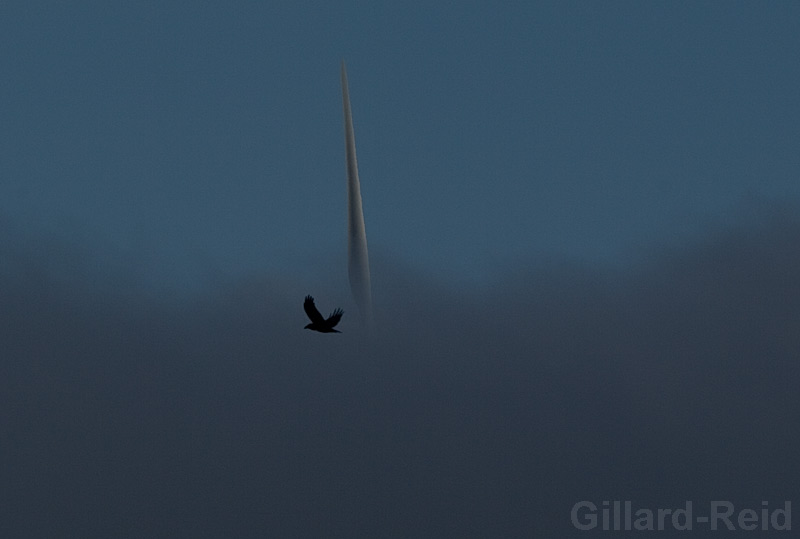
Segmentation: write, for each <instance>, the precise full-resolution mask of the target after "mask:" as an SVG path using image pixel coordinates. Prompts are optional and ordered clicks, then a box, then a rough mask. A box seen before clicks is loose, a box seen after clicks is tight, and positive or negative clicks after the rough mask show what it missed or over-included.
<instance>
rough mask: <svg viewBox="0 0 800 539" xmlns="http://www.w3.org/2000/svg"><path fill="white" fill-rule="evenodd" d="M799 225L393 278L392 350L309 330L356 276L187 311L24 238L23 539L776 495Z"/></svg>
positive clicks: (793, 400)
mask: <svg viewBox="0 0 800 539" xmlns="http://www.w3.org/2000/svg"><path fill="white" fill-rule="evenodd" d="M790 215H791V212H785V213H782V212H775V214H774V215H772V216H768V217H765V216H761V217H760V218H754V219H748V220H747V222H746V223H743V224H740V225H737V226H732V227H730V228H728V229H725V230H722V231H716V232H713V233H709V234H708V236H707V237H706V238H705V239H704V240H702V241H698V242H696V243H694V244H692V245H687V246H683V247H681V248H678V247H670V248H664V249H661V250H660V251H659V250H653V251H651V253H650V256H649V257H648V259H647V260H645V261H640V263H638V264H637V265H636V267H635V268H628V269H626V270H621V271H618V272H616V273H609V272H604V271H600V270H595V269H593V268H591V267H585V266H579V265H574V264H569V263H561V262H555V261H554V262H552V263H549V264H543V265H540V266H538V267H532V268H528V269H522V270H519V271H517V272H516V273H514V274H513V275H508V276H507V277H506V278H505V279H502V280H500V281H498V282H496V283H495V284H494V285H493V286H486V287H483V288H481V289H480V290H477V291H473V292H465V291H463V290H457V289H455V288H452V287H448V286H444V285H440V284H438V283H436V282H434V281H431V280H429V279H425V278H422V277H420V276H415V275H413V273H410V272H407V271H404V270H401V269H398V267H397V265H395V264H388V263H383V264H381V263H380V262H379V263H377V264H375V267H374V268H373V271H374V274H375V278H374V283H373V284H374V288H375V292H374V301H375V328H374V329H373V331H372V333H371V334H369V335H365V334H362V333H361V332H360V331H359V330H358V329H357V327H356V324H355V317H353V318H352V319H350V320H348V314H351V315H353V314H354V313H353V312H351V313H348V314H346V315H345V318H344V320H343V322H342V330H343V331H345V333H343V334H342V335H321V334H315V333H312V332H309V331H304V330H303V326H304V325H305V324H306V321H305V319H304V314H303V312H302V299H303V297H304V295H305V294H306V293H314V294H316V295H317V299H318V305H319V306H320V309H321V310H322V311H323V312H324V313H327V312H328V311H330V310H332V309H333V308H334V307H336V306H337V305H336V304H335V303H336V301H337V298H342V297H345V294H344V293H343V291H342V290H339V289H337V287H338V283H334V284H335V285H336V286H334V285H331V286H330V287H329V288H327V289H323V290H320V291H316V290H308V289H307V287H306V286H305V285H304V284H303V283H298V282H296V281H295V280H293V279H291V278H288V277H286V278H283V277H282V278H276V277H273V278H252V279H241V280H238V281H236V282H230V283H227V284H224V285H219V286H217V287H215V288H214V289H213V290H208V291H206V292H205V293H202V294H196V295H192V296H187V295H183V296H179V295H174V296H172V295H169V294H166V295H165V294H163V293H156V292H154V291H152V290H150V289H149V288H148V287H147V286H145V285H142V284H141V283H140V282H139V281H137V279H136V277H135V276H134V275H129V274H126V272H125V271H124V270H122V269H120V268H117V269H109V267H108V264H105V263H103V262H102V261H99V258H100V257H97V256H95V255H93V254H89V253H86V252H75V250H74V249H72V248H70V247H68V246H64V245H63V244H60V243H59V242H56V241H44V240H42V241H41V242H38V243H34V242H31V241H30V240H31V239H30V238H25V239H24V240H23V239H21V238H20V237H18V235H17V234H16V233H14V232H5V233H4V236H3V238H2V243H0V250H1V251H2V258H3V260H2V263H0V270H1V271H0V302H1V304H0V342H2V350H3V352H2V359H1V360H0V361H1V363H0V431H2V433H3V442H2V444H0V455H2V459H1V460H2V464H3V467H2V484H3V488H2V489H0V492H2V500H0V502H2V503H0V507H1V508H2V509H0V535H2V536H4V537H66V536H70V537H72V536H74V537H98V538H100V537H103V538H105V537H172V538H174V537H192V538H197V537H267V536H270V537H532V536H537V537H538V536H541V537H584V536H587V535H589V536H591V535H592V533H590V532H589V533H587V532H579V531H577V530H576V529H575V528H574V527H573V526H572V525H571V524H570V509H571V508H572V506H573V504H575V503H576V502H578V501H580V500H591V501H594V502H595V503H597V504H598V505H599V504H600V503H601V502H602V501H604V500H634V501H638V502H639V503H641V504H642V505H643V506H651V507H678V506H682V505H683V504H684V502H685V501H686V500H694V501H695V503H696V504H703V503H707V502H708V501H710V500H719V499H723V500H731V501H732V502H734V503H738V504H743V505H747V506H750V507H754V508H756V509H758V508H760V507H761V502H762V500H767V501H769V502H770V503H771V504H772V505H773V506H778V505H779V504H782V503H783V501H784V500H787V499H789V500H790V499H792V496H793V495H794V494H795V493H796V485H797V478H798V472H800V467H798V464H797V462H796V458H795V455H796V450H797V447H798V441H800V437H798V434H797V430H796V425H797V424H798V423H800V397H798V392H797V380H798V375H800V367H798V361H797V358H798V356H799V354H798V351H800V332H799V331H798V328H800V280H799V279H798V275H800V252H798V250H797V246H798V245H800V222H798V220H797V219H795V218H792V217H790ZM342 280H343V281H344V279H342ZM664 536H665V537H666V536H669V535H664Z"/></svg>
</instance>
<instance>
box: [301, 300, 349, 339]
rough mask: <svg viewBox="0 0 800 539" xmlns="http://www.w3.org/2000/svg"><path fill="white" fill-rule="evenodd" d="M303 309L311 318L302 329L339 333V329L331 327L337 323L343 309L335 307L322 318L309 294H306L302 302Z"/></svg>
mask: <svg viewBox="0 0 800 539" xmlns="http://www.w3.org/2000/svg"><path fill="white" fill-rule="evenodd" d="M303 309H304V310H305V311H306V314H307V315H308V318H309V319H310V320H311V323H310V324H308V325H307V326H306V327H305V328H303V329H313V330H314V331H319V332H320V333H341V331H339V330H337V329H333V328H334V327H335V326H336V324H338V323H339V320H341V319H342V315H343V314H344V311H343V310H341V309H338V308H337V309H336V310H335V311H333V312H332V313H331V314H330V316H328V319H327V320H326V319H325V318H322V315H321V314H320V312H319V311H318V310H317V308H316V307H315V306H314V298H312V297H311V296H306V300H305V301H304V302H303Z"/></svg>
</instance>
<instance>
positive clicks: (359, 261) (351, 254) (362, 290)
mask: <svg viewBox="0 0 800 539" xmlns="http://www.w3.org/2000/svg"><path fill="white" fill-rule="evenodd" d="M341 78H342V109H343V113H344V143H345V164H346V168H347V271H348V275H349V277H350V290H351V292H352V294H353V299H355V301H356V304H357V305H358V309H359V314H360V316H361V320H362V322H363V323H364V325H366V326H369V325H370V324H371V322H372V287H371V285H370V273H369V253H368V250H367V231H366V228H365V227H364V210H363V208H362V204H361V183H360V182H359V179H358V159H357V158H356V138H355V131H354V129H353V114H352V112H351V110H350V91H349V88H348V85H347V71H346V70H345V66H344V62H342V72H341Z"/></svg>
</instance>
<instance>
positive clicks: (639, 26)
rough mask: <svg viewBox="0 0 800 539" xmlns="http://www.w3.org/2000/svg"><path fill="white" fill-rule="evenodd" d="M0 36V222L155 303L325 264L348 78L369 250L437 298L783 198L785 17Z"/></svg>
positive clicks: (193, 13)
mask: <svg viewBox="0 0 800 539" xmlns="http://www.w3.org/2000/svg"><path fill="white" fill-rule="evenodd" d="M1 19H2V22H0V25H1V27H0V30H1V32H0V34H1V35H2V37H0V40H2V47H1V48H0V50H2V52H0V55H2V56H1V57H0V58H1V60H0V61H1V62H2V66H3V71H4V77H3V83H2V86H0V107H1V108H0V119H2V125H3V129H2V144H0V152H2V154H0V157H1V159H0V176H2V182H0V212H2V214H3V215H4V216H5V218H7V219H10V220H11V221H12V222H14V223H16V224H18V225H19V226H21V227H23V228H25V229H33V230H38V231H42V232H45V233H55V234H57V235H59V236H61V237H64V238H66V239H68V240H69V241H74V242H77V243H79V244H91V245H98V246H100V248H101V249H103V250H107V251H108V252H111V253H114V252H115V253H116V255H112V256H116V257H123V258H124V257H128V258H129V259H135V260H136V261H137V264H138V265H139V269H140V271H141V272H142V274H143V275H145V276H146V277H145V278H146V279H148V280H151V279H155V280H157V281H161V280H164V281H165V282H167V283H169V286H172V285H176V284H178V283H186V282H200V283H202V282H206V280H207V279H208V277H209V274H222V275H225V276H230V277H236V276H241V275H245V274H250V273H263V272H264V271H270V272H274V271H280V272H284V271H287V270H288V271H291V272H296V271H297V270H296V268H297V267H298V266H307V265H308V264H309V263H312V262H319V261H320V260H321V259H323V260H332V259H333V260H336V257H340V256H342V255H341V253H342V251H343V250H344V244H345V240H344V237H345V236H344V230H345V197H344V163H343V160H344V157H343V141H342V126H341V123H342V119H341V104H340V88H339V79H338V67H339V62H340V60H341V59H345V60H346V61H347V62H348V66H349V72H350V79H351V92H352V99H353V110H354V116H355V125H356V137H357V142H358V150H359V163H360V167H361V179H362V189H363V193H364V203H365V213H366V219H367V227H368V228H367V230H368V236H369V241H370V247H371V248H372V250H373V252H374V253H375V255H376V256H378V255H381V256H387V257H390V258H397V259H398V260H402V261H403V262H404V263H408V264H410V265H411V266H412V267H415V268H418V269H419V270H421V271H423V272H425V273H428V274H431V275H433V276H435V277H436V278H439V279H443V280H463V279H467V280H469V281H475V280H476V279H481V278H483V277H486V276H492V277H495V278H496V277H497V274H498V272H502V271H505V270H507V269H508V268H509V267H513V266H515V265H517V264H519V263H520V262H521V261H528V260H531V259H537V258H541V257H542V256H552V255H554V254H555V255H566V256H568V257H572V258H578V259H587V260H589V261H600V262H603V263H610V264H614V265H620V264H622V265H625V264H626V263H627V259H628V257H630V256H631V255H632V254H634V253H635V252H636V249H637V248H639V247H642V246H648V245H651V244H653V243H654V242H655V243H659V242H673V241H682V238H685V237H687V236H691V235H693V234H695V233H696V232H697V231H698V230H703V229H704V228H705V227H707V226H708V225H709V224H720V223H725V222H727V221H730V220H734V219H736V216H737V212H741V211H742V207H743V206H747V205H748V204H749V201H751V200H753V199H759V198H766V199H768V200H771V199H783V198H786V197H789V198H797V197H798V196H799V195H800V183H798V182H797V177H798V172H800V158H798V155H800V152H798V140H800V133H799V132H798V131H799V130H800V127H799V126H800V121H798V119H799V118H800V110H799V109H800V105H798V100H797V98H796V89H797V88H798V87H800V68H798V64H797V62H796V51H797V50H800V28H798V25H799V24H800V23H798V20H800V8H798V7H797V6H796V5H795V4H793V3H789V2H782V3H773V4H770V5H769V6H766V7H765V6H756V5H752V4H749V3H744V2H733V3H709V2H705V3H686V4H681V5H676V4H673V3H658V4H654V3H645V4H642V3H639V2H615V3H612V4H594V3H566V2H555V3H550V4H542V3H532V2H514V3H504V5H503V6H502V7H498V6H496V5H494V4H491V3H488V2H487V3H481V2H468V3H460V4H458V5H457V6H452V7H445V6H443V5H439V4H436V5H434V4H430V3H427V2H424V3H413V2H397V3H382V4H380V5H374V4H370V3H360V2H345V3H336V4H329V3H304V2H295V3H291V4H289V3H287V4H286V5H285V6H276V5H275V4H274V3H263V2H238V1H234V2H225V3H202V4H200V5H198V4H197V3H196V2H153V3H136V4H135V5H133V4H131V5H130V6H119V5H116V6H111V5H109V4H108V3H105V2H73V3H69V4H52V3H49V2H15V3H12V4H11V5H9V4H6V5H5V6H4V7H3V13H2V18H1ZM320 257H321V258H320Z"/></svg>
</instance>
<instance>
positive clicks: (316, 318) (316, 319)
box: [303, 296, 341, 324]
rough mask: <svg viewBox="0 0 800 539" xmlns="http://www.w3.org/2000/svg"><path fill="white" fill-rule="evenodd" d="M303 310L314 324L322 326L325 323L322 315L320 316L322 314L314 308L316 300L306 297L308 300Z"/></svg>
mask: <svg viewBox="0 0 800 539" xmlns="http://www.w3.org/2000/svg"><path fill="white" fill-rule="evenodd" d="M303 309H304V310H305V311H306V314H307V315H308V318H309V319H310V320H311V323H312V324H320V323H324V322H325V319H324V318H322V314H320V312H319V311H318V310H317V308H316V307H315V306H314V298H312V297H311V296H306V300H305V301H304V302H303ZM340 316H341V315H340Z"/></svg>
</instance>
